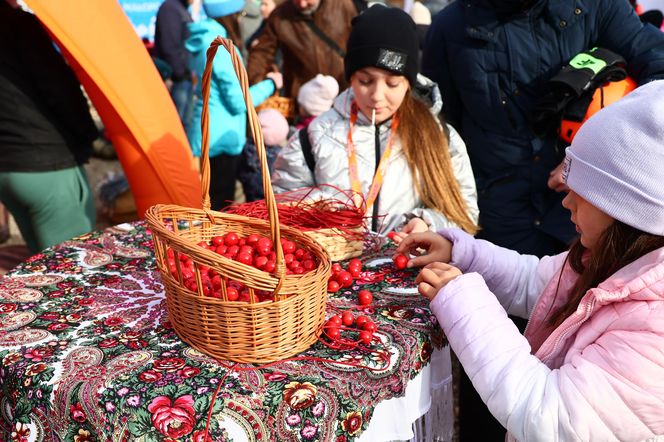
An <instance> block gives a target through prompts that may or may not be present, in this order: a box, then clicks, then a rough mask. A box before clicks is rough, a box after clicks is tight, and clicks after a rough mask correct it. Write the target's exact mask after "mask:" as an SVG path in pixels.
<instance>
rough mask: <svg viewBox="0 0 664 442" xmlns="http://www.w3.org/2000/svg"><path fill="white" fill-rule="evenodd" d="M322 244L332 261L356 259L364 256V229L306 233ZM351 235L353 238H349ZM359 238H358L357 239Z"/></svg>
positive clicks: (322, 230) (325, 230)
mask: <svg viewBox="0 0 664 442" xmlns="http://www.w3.org/2000/svg"><path fill="white" fill-rule="evenodd" d="M304 233H305V234H307V235H309V236H310V237H311V238H313V239H314V240H315V241H316V242H317V243H318V244H320V245H321V246H322V247H323V248H324V249H325V251H326V252H327V254H328V255H330V260H332V261H343V260H346V259H350V258H355V257H356V256H360V255H361V254H362V250H363V249H364V241H363V240H362V238H361V237H362V235H363V233H364V231H363V229H361V228H357V229H354V230H353V231H352V232H342V231H341V230H339V229H334V228H332V229H318V230H308V231H305V232H304ZM349 234H350V235H351V237H350V238H349V237H348V236H349ZM356 236H357V238H356Z"/></svg>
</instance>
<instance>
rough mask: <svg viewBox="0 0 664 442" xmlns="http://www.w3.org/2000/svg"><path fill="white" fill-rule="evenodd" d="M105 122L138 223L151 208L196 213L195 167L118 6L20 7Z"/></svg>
mask: <svg viewBox="0 0 664 442" xmlns="http://www.w3.org/2000/svg"><path fill="white" fill-rule="evenodd" d="M25 2H26V4H27V5H28V7H30V9H32V10H33V11H34V13H35V15H36V16H37V17H38V18H39V20H40V21H41V22H42V23H43V24H44V26H45V27H46V28H47V29H48V31H49V32H50V34H51V36H52V37H53V39H54V40H55V41H56V43H57V44H58V46H59V48H60V50H61V51H62V53H63V55H64V56H65V57H66V58H67V61H68V62H69V64H70V65H71V66H72V68H73V69H74V71H75V72H76V75H77V76H78V79H79V80H80V82H81V84H82V85H83V87H84V88H85V90H86V92H87V93H88V96H89V97H90V100H92V103H93V104H94V106H95V108H96V109H97V112H99V115H100V117H101V119H102V121H103V122H104V126H105V127H106V131H107V133H108V135H109V138H110V139H111V142H112V143H113V146H114V147H115V151H116V153H117V155H118V159H119V160H120V163H121V164H122V168H123V169H124V172H125V175H126V177H127V181H128V182H129V187H130V188H131V192H132V194H133V196H134V200H135V202H136V209H137V211H138V214H139V216H141V217H142V216H143V214H144V213H145V210H146V209H147V208H149V207H150V206H152V205H154V204H157V203H166V204H178V205H182V206H187V207H200V206H201V186H200V177H199V174H198V170H197V168H196V163H195V161H196V160H195V159H194V157H193V155H192V154H191V149H190V147H189V143H188V141H187V137H186V135H185V133H184V129H183V128H182V124H181V123H180V119H179V117H178V115H177V111H176V110H175V106H174V105H173V102H172V101H171V98H170V95H169V94H168V91H167V89H166V88H165V87H164V83H163V81H162V79H161V77H160V76H159V73H158V72H157V69H156V68H155V66H154V64H153V63H152V60H151V59H150V56H149V55H148V53H147V51H146V50H145V47H144V46H143V43H142V42H141V40H140V39H139V38H138V36H137V35H136V33H135V31H134V29H133V27H132V25H131V23H130V22H129V19H128V18H127V17H126V15H125V14H124V12H123V10H122V8H121V7H120V4H119V3H118V2H117V1H115V0H111V1H97V0H92V1H80V0H58V1H53V0H25Z"/></svg>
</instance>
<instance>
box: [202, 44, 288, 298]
mask: <svg viewBox="0 0 664 442" xmlns="http://www.w3.org/2000/svg"><path fill="white" fill-rule="evenodd" d="M219 46H223V47H224V48H226V50H227V51H228V53H229V54H230V56H231V61H232V63H233V68H234V69H235V74H236V75H237V77H238V79H239V80H240V88H241V89H242V95H244V101H245V103H246V105H247V117H248V119H249V128H250V129H251V135H252V136H253V138H254V144H256V151H257V152H258V159H259V161H260V162H261V172H262V174H261V175H262V178H263V191H264V192H265V205H266V207H267V214H268V221H269V223H270V237H271V239H272V242H273V243H274V249H275V254H276V259H275V274H276V276H277V278H279V283H278V284H277V287H276V288H275V290H274V293H275V295H276V294H278V292H279V289H280V288H281V285H282V283H283V279H284V275H285V269H286V267H285V264H284V251H283V248H282V247H281V230H280V228H279V213H278V211H277V201H276V199H275V197H274V192H273V190H272V183H271V181H270V170H269V168H268V165H267V154H266V152H265V140H264V139H263V130H262V129H261V125H260V122H259V121H258V115H256V109H255V108H254V103H253V102H252V100H251V94H250V93H249V80H248V79H247V71H246V70H245V68H244V64H243V63H242V60H240V57H239V56H238V54H237V51H236V50H235V46H234V45H233V42H232V41H231V40H229V39H226V38H221V37H217V38H215V39H214V40H213V41H212V43H210V47H209V48H208V50H207V61H206V63H205V70H204V71H203V81H202V84H201V87H202V93H203V111H202V114H201V133H202V140H201V159H202V163H201V169H202V179H201V190H202V192H203V210H204V211H205V212H206V213H207V215H208V218H210V220H211V221H212V222H214V216H213V215H212V212H211V211H210V158H209V156H208V155H209V151H210V108H209V105H208V103H209V101H210V81H211V79H212V62H213V60H214V57H215V55H216V54H217V49H219Z"/></svg>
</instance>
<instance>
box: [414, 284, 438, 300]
mask: <svg viewBox="0 0 664 442" xmlns="http://www.w3.org/2000/svg"><path fill="white" fill-rule="evenodd" d="M417 291H418V292H420V295H422V296H425V297H427V298H429V300H432V299H433V298H434V297H435V296H436V295H437V294H438V293H437V291H436V288H435V287H433V286H432V285H431V284H428V283H426V282H421V283H419V284H418V285H417Z"/></svg>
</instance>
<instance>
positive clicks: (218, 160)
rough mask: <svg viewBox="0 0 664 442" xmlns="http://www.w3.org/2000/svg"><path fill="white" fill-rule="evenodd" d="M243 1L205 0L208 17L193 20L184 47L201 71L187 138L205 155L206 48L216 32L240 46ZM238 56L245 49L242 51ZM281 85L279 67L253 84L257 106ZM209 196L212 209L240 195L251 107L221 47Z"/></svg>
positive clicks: (212, 106) (215, 68)
mask: <svg viewBox="0 0 664 442" xmlns="http://www.w3.org/2000/svg"><path fill="white" fill-rule="evenodd" d="M243 6H244V1H243V0H204V2H203V8H204V10H205V14H206V15H207V18H205V19H203V20H201V21H199V22H195V23H191V24H190V25H189V32H190V37H189V38H188V39H187V41H186V43H185V46H186V48H187V50H188V51H189V52H191V53H192V55H193V56H192V60H191V69H192V71H193V72H195V73H196V75H197V76H198V84H197V86H196V95H197V97H198V100H197V102H196V106H195V109H194V117H193V119H192V122H191V124H189V126H188V127H187V138H188V139H189V143H190V144H191V148H192V151H193V153H194V155H195V156H197V157H200V155H201V112H202V109H203V100H202V91H201V86H202V76H203V71H204V69H205V63H206V61H207V56H206V51H207V49H208V47H209V46H210V43H211V42H212V40H214V39H215V38H216V37H217V36H221V37H223V38H230V39H231V40H233V42H234V43H235V45H236V46H239V45H240V44H241V42H240V41H239V23H238V17H239V14H238V13H239V12H240V11H241V10H242V7H243ZM238 55H240V52H239V50H238ZM281 87H282V76H281V74H280V73H278V72H274V73H269V74H267V78H266V79H265V80H263V81H261V82H259V83H256V84H255V85H253V86H251V87H250V88H249V92H250V93H251V99H252V100H253V103H254V105H255V106H258V105H259V104H260V103H262V102H263V101H264V100H265V99H266V98H268V97H269V96H270V95H272V93H273V92H274V91H275V88H276V89H281ZM209 112H210V200H211V204H212V209H214V210H220V209H222V208H224V207H226V206H228V205H230V204H231V203H232V202H233V200H234V197H235V181H236V178H237V168H238V164H239V159H240V153H241V152H242V148H243V147H244V145H245V143H246V140H247V136H246V131H247V107H246V105H245V101H244V97H243V95H242V89H240V82H239V80H238V78H237V75H236V74H235V70H234V68H233V64H232V62H231V56H230V54H229V53H228V52H227V51H226V50H225V49H223V48H221V49H219V51H218V52H217V55H216V57H215V59H214V62H213V64H212V79H211V84H210V101H209Z"/></svg>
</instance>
